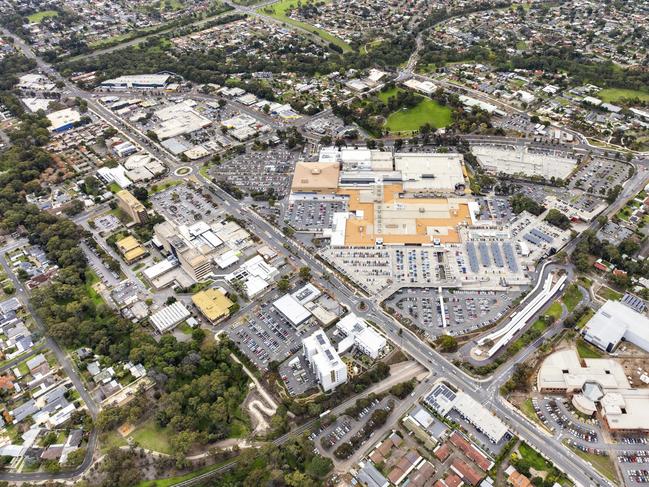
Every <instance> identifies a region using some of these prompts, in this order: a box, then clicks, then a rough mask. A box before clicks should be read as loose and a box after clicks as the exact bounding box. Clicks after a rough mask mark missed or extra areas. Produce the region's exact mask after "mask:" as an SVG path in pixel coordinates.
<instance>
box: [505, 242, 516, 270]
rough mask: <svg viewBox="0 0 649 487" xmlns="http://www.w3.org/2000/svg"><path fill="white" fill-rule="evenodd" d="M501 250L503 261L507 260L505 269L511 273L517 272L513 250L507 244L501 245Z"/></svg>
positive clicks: (509, 244)
mask: <svg viewBox="0 0 649 487" xmlns="http://www.w3.org/2000/svg"><path fill="white" fill-rule="evenodd" d="M503 250H504V251H505V259H506V260H507V267H509V270H510V271H512V272H518V264H516V257H515V255H514V248H513V247H512V244H511V243H509V242H505V243H503Z"/></svg>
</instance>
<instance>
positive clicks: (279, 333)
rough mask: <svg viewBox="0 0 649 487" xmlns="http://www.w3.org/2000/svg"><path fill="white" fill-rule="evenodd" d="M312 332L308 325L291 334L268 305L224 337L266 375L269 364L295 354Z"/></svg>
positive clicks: (284, 323) (231, 328)
mask: <svg viewBox="0 0 649 487" xmlns="http://www.w3.org/2000/svg"><path fill="white" fill-rule="evenodd" d="M316 329H317V325H315V324H314V323H312V322H311V323H309V324H307V325H304V328H303V329H302V331H297V330H295V328H293V327H292V326H291V324H290V323H289V322H288V321H287V320H286V318H284V317H283V316H282V315H281V314H279V312H278V311H277V310H276V309H275V308H274V307H273V305H272V303H271V302H268V303H266V304H265V305H263V306H261V307H259V308H256V309H255V310H254V311H253V312H251V313H249V314H248V316H247V318H246V320H245V321H243V322H242V323H240V324H239V325H237V326H234V325H233V327H230V328H229V329H228V335H229V337H230V339H231V340H233V341H234V342H236V343H237V345H238V346H239V348H240V349H241V351H242V352H243V353H245V354H246V355H247V356H248V358H249V359H250V360H251V361H252V362H253V363H254V364H255V365H256V366H257V368H259V369H260V370H263V371H267V370H268V364H269V362H272V361H275V362H279V363H281V362H283V361H285V360H286V359H287V358H289V357H290V356H292V355H293V354H295V353H297V352H299V351H300V349H301V347H302V338H303V337H304V336H306V335H308V334H310V333H313V332H314V331H315V330H316ZM285 375H287V374H285ZM287 376H288V375H287Z"/></svg>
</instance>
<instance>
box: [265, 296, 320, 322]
mask: <svg viewBox="0 0 649 487" xmlns="http://www.w3.org/2000/svg"><path fill="white" fill-rule="evenodd" d="M273 306H274V307H275V309H276V310H277V311H278V312H279V313H280V314H281V315H282V316H283V317H284V318H286V319H287V320H288V322H289V323H290V324H291V325H292V326H293V327H294V328H298V327H299V326H300V325H302V324H303V323H304V322H305V321H306V320H308V319H309V318H310V317H311V312H310V311H309V310H308V309H306V308H305V307H304V306H303V305H302V304H301V303H300V302H299V301H298V300H297V299H295V298H294V297H293V296H292V295H290V294H285V295H284V296H282V297H281V298H279V299H277V300H275V301H274V302H273Z"/></svg>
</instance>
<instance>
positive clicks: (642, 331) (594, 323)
mask: <svg viewBox="0 0 649 487" xmlns="http://www.w3.org/2000/svg"><path fill="white" fill-rule="evenodd" d="M584 338H585V339H586V340H588V341H589V342H591V343H593V344H594V345H596V346H598V347H599V348H601V349H602V350H606V351H609V352H610V351H612V350H613V349H614V348H615V347H616V346H617V344H618V343H619V342H620V340H622V338H624V339H625V340H627V341H629V342H632V343H634V344H635V345H637V346H639V347H641V348H643V349H644V350H647V351H649V318H647V317H646V316H645V315H643V314H640V313H638V312H637V311H634V310H633V309H631V308H629V307H628V306H626V305H624V304H623V303H621V302H619V301H607V302H606V303H605V304H604V306H602V307H601V308H600V309H599V310H598V311H597V313H595V316H593V317H592V318H591V319H590V321H589V322H588V323H587V324H586V327H585V328H584Z"/></svg>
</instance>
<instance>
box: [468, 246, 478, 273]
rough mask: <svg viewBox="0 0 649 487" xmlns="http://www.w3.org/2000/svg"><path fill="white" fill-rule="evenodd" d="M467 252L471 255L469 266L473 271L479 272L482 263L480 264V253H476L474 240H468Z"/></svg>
mask: <svg viewBox="0 0 649 487" xmlns="http://www.w3.org/2000/svg"><path fill="white" fill-rule="evenodd" d="M466 252H467V254H468V255H469V267H470V268H471V272H479V271H480V264H478V255H477V254H476V253H475V245H474V244H473V242H467V244H466Z"/></svg>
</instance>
